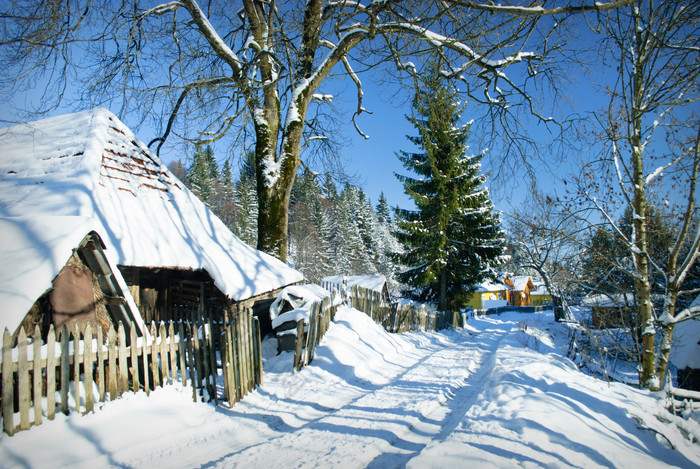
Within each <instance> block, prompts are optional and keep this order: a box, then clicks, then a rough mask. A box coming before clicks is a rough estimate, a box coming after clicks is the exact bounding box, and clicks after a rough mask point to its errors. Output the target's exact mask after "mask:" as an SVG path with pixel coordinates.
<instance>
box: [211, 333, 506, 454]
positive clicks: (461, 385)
mask: <svg viewBox="0 0 700 469" xmlns="http://www.w3.org/2000/svg"><path fill="white" fill-rule="evenodd" d="M491 322H492V324H494V328H492V329H490V330H485V331H483V332H481V333H480V334H478V335H476V336H470V334H469V333H468V332H466V331H461V332H450V333H448V334H446V335H442V334H440V335H442V337H439V336H438V334H436V339H437V340H436V341H433V342H431V343H430V346H429V347H427V348H426V349H424V351H425V355H424V356H423V357H422V358H420V359H419V360H418V361H416V362H415V363H414V364H413V365H411V366H409V367H407V368H406V369H405V370H404V371H403V372H402V373H399V374H398V375H397V376H395V377H394V378H393V379H392V380H391V381H390V382H389V383H387V384H386V385H384V386H379V387H377V386H370V388H369V389H368V390H367V392H363V393H362V394H360V395H359V396H357V397H355V398H354V399H352V400H351V401H349V402H348V403H347V404H345V405H344V406H343V407H341V408H338V409H333V410H329V411H328V412H326V413H322V415H320V416H319V417H318V418H315V419H313V420H310V421H309V422H307V423H305V424H304V425H302V426H301V427H300V428H298V429H296V430H294V431H290V432H286V433H282V434H280V435H278V436H276V437H273V438H270V439H267V440H265V441H262V442H259V443H257V444H255V445H252V446H249V447H247V448H245V449H241V450H238V451H234V452H230V453H228V454H225V455H223V456H220V457H219V458H217V459H215V460H212V461H210V462H209V463H207V464H204V465H203V467H230V466H231V465H233V464H245V465H249V466H255V467H272V466H278V465H280V464H284V465H285V466H292V467H318V466H324V467H347V466H348V463H349V462H352V466H369V467H383V466H386V465H389V466H401V465H404V464H405V463H406V462H407V461H410V459H412V458H413V457H414V456H416V455H417V454H419V453H420V452H421V451H422V450H423V448H425V447H426V445H427V444H428V443H430V442H432V441H433V440H435V439H439V440H441V439H444V438H446V437H447V436H448V435H449V434H450V433H451V432H452V431H453V430H454V428H456V427H457V425H459V423H460V421H461V420H462V419H463V417H464V415H465V414H466V412H467V411H468V409H469V407H470V406H471V404H472V403H473V402H474V400H475V399H476V397H477V396H478V395H479V393H480V392H481V391H482V390H483V388H484V385H485V383H486V382H487V381H488V378H489V377H490V370H491V369H492V366H488V363H489V361H491V362H492V361H493V360H494V359H495V350H496V349H497V347H498V344H499V343H500V341H501V340H502V339H503V338H504V337H505V335H506V333H507V331H508V330H510V329H511V328H512V327H514V325H513V324H500V325H499V326H500V329H499V327H497V323H496V322H495V321H491ZM504 326H505V328H504ZM416 393H418V394H420V396H419V397H416ZM309 441H313V442H316V444H315V445H313V447H308V446H302V445H300V444H299V442H309Z"/></svg>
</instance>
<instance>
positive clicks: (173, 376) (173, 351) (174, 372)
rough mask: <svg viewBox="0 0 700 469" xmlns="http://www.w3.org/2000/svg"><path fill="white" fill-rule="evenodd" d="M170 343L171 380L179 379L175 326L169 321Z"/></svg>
mask: <svg viewBox="0 0 700 469" xmlns="http://www.w3.org/2000/svg"><path fill="white" fill-rule="evenodd" d="M168 345H169V346H170V382H171V383H172V382H173V381H177V351H176V345H175V327H174V326H173V321H172V320H170V321H169V322H168Z"/></svg>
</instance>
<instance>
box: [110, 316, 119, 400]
mask: <svg viewBox="0 0 700 469" xmlns="http://www.w3.org/2000/svg"><path fill="white" fill-rule="evenodd" d="M107 355H108V356H109V400H110V401H113V400H114V399H116V398H117V395H118V391H117V335H116V332H115V331H114V327H112V326H109V332H108V333H107Z"/></svg>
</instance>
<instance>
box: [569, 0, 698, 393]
mask: <svg viewBox="0 0 700 469" xmlns="http://www.w3.org/2000/svg"><path fill="white" fill-rule="evenodd" d="M698 17H700V4H699V3H698V2H656V1H652V0H649V1H642V2H639V3H635V4H633V5H631V6H629V7H626V8H622V9H619V10H617V11H615V12H612V13H610V14H608V15H607V17H606V18H605V20H604V21H603V23H602V26H603V29H604V32H605V36H606V40H605V45H604V46H605V48H606V50H607V51H608V52H607V53H606V55H605V57H604V58H605V59H607V60H610V66H611V67H614V68H615V69H616V70H617V81H616V83H615V84H614V87H613V88H612V89H610V104H609V107H608V109H607V110H605V111H604V112H601V113H599V114H598V115H597V118H598V121H599V123H600V124H601V127H602V129H603V132H602V135H601V137H602V140H603V142H604V143H605V153H604V155H603V157H602V158H600V159H598V160H596V161H595V162H594V163H592V164H591V165H590V166H589V167H588V168H587V169H586V171H584V179H585V180H584V181H583V183H582V184H581V185H580V187H581V189H580V193H579V196H580V197H581V198H582V199H583V200H586V201H587V202H588V203H589V204H590V205H591V206H593V207H595V208H596V209H597V210H598V212H599V214H600V215H601V217H602V219H603V221H604V222H605V223H606V224H607V225H608V229H609V230H610V232H611V233H612V234H613V235H614V236H615V238H616V239H617V240H618V242H621V243H622V245H623V246H624V248H625V249H626V250H627V253H628V259H629V260H630V263H629V266H628V273H629V274H630V275H631V277H632V278H633V279H634V284H635V290H636V293H637V297H638V301H639V311H638V314H639V320H640V324H641V329H642V346H641V351H642V356H641V372H640V384H641V385H642V386H643V387H645V388H649V389H659V388H661V387H662V386H663V380H664V378H665V374H666V370H667V362H668V356H669V351H670V348H671V341H672V337H673V327H674V325H675V324H676V323H678V322H679V321H680V320H682V319H687V318H688V316H689V315H690V314H691V312H689V311H685V312H683V314H676V311H675V303H676V299H677V297H678V295H679V293H681V288H682V285H683V282H684V280H685V278H686V276H687V275H688V273H689V271H690V269H691V267H692V266H693V263H694V262H695V260H696V258H697V257H698V248H699V247H700V225H698V219H697V207H696V198H697V192H696V181H697V175H698V169H699V167H700V154H699V148H698V145H699V143H700V122H699V121H698V117H697V116H696V115H695V114H694V113H693V106H694V103H697V100H698V99H699V98H700V92H699V91H700V90H699V89H698V76H699V74H700V61H699V60H698V58H699V57H700V55H699V53H700V36H698V30H697V18H698ZM606 173H607V174H610V175H611V180H612V185H611V186H607V185H605V184H604V183H603V182H602V180H603V175H604V174H606ZM664 191H665V192H664ZM652 194H654V195H655V197H656V199H657V200H664V199H665V200H666V201H667V202H668V203H669V205H671V204H672V203H673V202H674V201H675V202H676V211H675V213H676V217H675V218H671V219H670V220H669V222H672V223H674V228H675V230H674V232H675V238H674V239H673V240H672V242H671V249H669V250H666V251H665V252H663V253H656V254H654V253H653V252H652V250H651V249H650V248H651V246H650V243H649V239H648V237H649V224H650V220H648V219H647V216H646V214H647V213H648V210H647V204H649V203H650V197H651V195H652ZM674 197H676V198H675V199H674ZM619 201H621V204H617V205H616V202H619ZM620 208H623V209H627V210H629V211H630V213H631V214H632V216H631V218H632V223H631V225H632V226H631V232H629V230H624V229H623V228H622V226H621V225H620V223H619V220H620V219H621V218H622V217H617V219H616V217H615V210H616V209H617V210H619V209H620ZM655 273H658V274H660V275H661V277H662V278H663V284H664V285H663V287H664V290H665V294H664V299H663V306H662V311H658V310H655V309H654V306H653V302H652V295H651V293H652V276H653V275H654V274H655Z"/></svg>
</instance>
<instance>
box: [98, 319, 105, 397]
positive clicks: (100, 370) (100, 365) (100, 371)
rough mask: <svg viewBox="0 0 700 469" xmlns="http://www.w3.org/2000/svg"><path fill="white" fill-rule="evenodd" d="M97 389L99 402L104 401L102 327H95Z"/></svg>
mask: <svg viewBox="0 0 700 469" xmlns="http://www.w3.org/2000/svg"><path fill="white" fill-rule="evenodd" d="M97 391H98V393H99V398H100V402H104V401H105V350H104V337H103V336H102V327H100V326H98V327H97Z"/></svg>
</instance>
